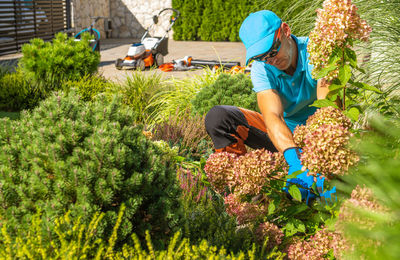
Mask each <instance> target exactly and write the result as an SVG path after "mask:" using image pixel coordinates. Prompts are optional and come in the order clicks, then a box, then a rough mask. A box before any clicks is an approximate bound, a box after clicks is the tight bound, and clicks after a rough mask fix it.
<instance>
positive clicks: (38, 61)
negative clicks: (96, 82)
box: [19, 33, 100, 97]
mask: <svg viewBox="0 0 400 260" xmlns="http://www.w3.org/2000/svg"><path fill="white" fill-rule="evenodd" d="M89 39H90V35H89V34H86V35H83V36H82V40H81V41H75V40H74V38H70V37H68V36H67V35H66V34H63V33H58V34H57V35H56V37H55V38H54V39H53V42H52V43H50V42H44V41H43V40H42V39H38V38H36V39H33V40H31V41H30V44H24V45H23V46H22V54H23V57H22V58H21V60H20V63H19V64H20V66H21V68H22V69H23V71H24V74H25V75H26V76H27V77H28V78H30V79H32V80H33V81H34V82H35V83H37V92H39V93H40V94H41V95H42V96H44V97H45V96H48V94H49V92H50V91H52V90H59V89H61V82H63V81H65V80H79V79H80V78H81V77H83V76H84V75H90V74H93V73H94V72H95V71H97V66H98V64H99V62H100V54H99V53H98V52H93V51H92V50H91V48H90V47H89Z"/></svg>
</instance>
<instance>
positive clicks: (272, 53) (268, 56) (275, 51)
mask: <svg viewBox="0 0 400 260" xmlns="http://www.w3.org/2000/svg"><path fill="white" fill-rule="evenodd" d="M275 35H277V36H276V37H275V38H274V42H273V43H272V47H271V49H270V50H269V51H267V52H265V53H263V54H260V55H258V56H255V57H253V58H251V59H252V60H256V61H263V62H266V61H267V60H268V59H271V58H273V57H275V56H276V55H278V52H279V50H280V49H281V41H280V40H279V37H280V36H281V28H279V29H278V31H277V32H276V33H275Z"/></svg>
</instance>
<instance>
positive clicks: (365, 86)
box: [352, 82, 383, 94]
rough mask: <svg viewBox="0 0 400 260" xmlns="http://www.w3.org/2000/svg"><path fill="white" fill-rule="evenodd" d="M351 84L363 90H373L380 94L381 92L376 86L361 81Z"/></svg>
mask: <svg viewBox="0 0 400 260" xmlns="http://www.w3.org/2000/svg"><path fill="white" fill-rule="evenodd" d="M352 84H353V85H354V86H355V87H357V88H361V89H365V90H370V91H374V92H376V93H380V94H381V93H383V92H382V91H381V90H380V89H378V88H377V87H375V86H371V85H368V84H366V83H363V82H353V83H352Z"/></svg>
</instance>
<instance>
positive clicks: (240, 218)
mask: <svg viewBox="0 0 400 260" xmlns="http://www.w3.org/2000/svg"><path fill="white" fill-rule="evenodd" d="M224 200H225V205H226V212H227V213H228V214H229V215H231V216H235V217H236V220H237V222H238V224H239V225H243V224H246V223H250V222H253V221H255V220H256V219H257V218H258V217H260V216H262V215H265V214H266V213H267V211H268V203H267V202H266V201H260V202H251V203H250V202H242V200H241V198H240V196H239V195H238V194H236V193H231V194H229V195H228V196H226V197H225V199H224Z"/></svg>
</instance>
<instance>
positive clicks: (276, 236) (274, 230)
mask: <svg viewBox="0 0 400 260" xmlns="http://www.w3.org/2000/svg"><path fill="white" fill-rule="evenodd" d="M255 235H256V238H257V240H258V241H259V242H261V243H262V242H264V240H265V239H266V238H267V237H268V243H267V249H271V248H273V247H275V246H278V245H280V244H281V243H282V238H283V236H284V235H283V232H282V230H281V229H280V228H279V227H278V226H276V225H275V224H273V223H269V222H264V223H261V224H260V225H259V226H258V227H257V229H256V232H255Z"/></svg>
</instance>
